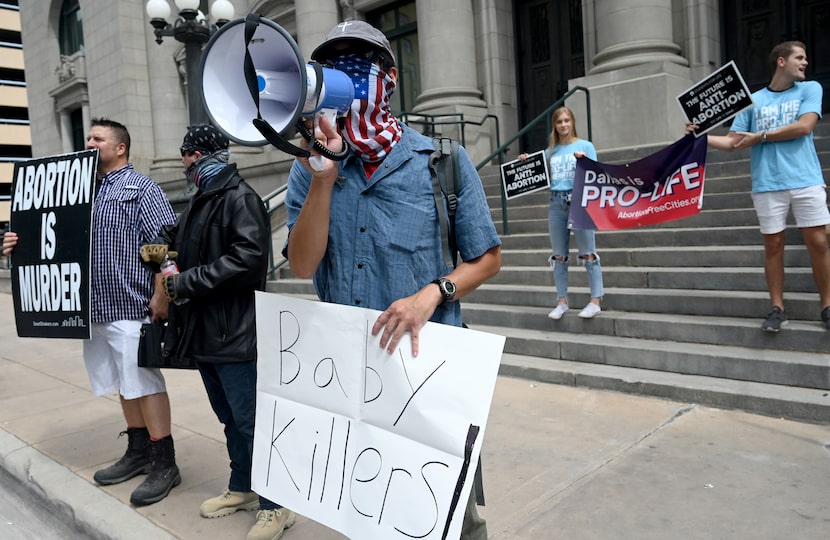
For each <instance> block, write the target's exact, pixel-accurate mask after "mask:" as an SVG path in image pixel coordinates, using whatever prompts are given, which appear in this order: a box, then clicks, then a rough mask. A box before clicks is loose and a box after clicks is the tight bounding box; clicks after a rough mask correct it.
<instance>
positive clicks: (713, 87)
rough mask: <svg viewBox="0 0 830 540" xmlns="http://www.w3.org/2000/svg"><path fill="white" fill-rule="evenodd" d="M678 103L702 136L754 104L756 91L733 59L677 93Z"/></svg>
mask: <svg viewBox="0 0 830 540" xmlns="http://www.w3.org/2000/svg"><path fill="white" fill-rule="evenodd" d="M677 102H678V103H679V104H680V108H681V109H683V114H685V115H686V118H687V119H688V120H689V122H692V123H693V124H697V126H698V129H697V130H696V131H695V136H697V137H699V136H701V135H703V134H704V133H706V132H708V131H709V130H711V129H713V128H716V127H717V126H719V125H721V124H722V123H723V122H725V121H727V120H729V119H730V118H732V117H733V116H735V115H736V114H738V113H739V112H741V111H742V110H744V109H746V108H747V107H749V106H750V105H752V94H751V93H750V91H749V88H748V87H747V85H746V83H745V82H744V79H743V77H741V72H740V71H738V67H737V66H736V65H735V62H734V61H732V62H729V63H728V64H725V65H724V66H723V67H721V68H720V69H719V70H717V71H715V72H714V73H712V74H711V75H709V76H708V77H706V78H705V79H703V80H702V81H700V82H699V83H697V84H696V85H694V86H693V87H691V88H689V89H688V90H686V91H685V92H683V93H682V94H680V95H679V96H677Z"/></svg>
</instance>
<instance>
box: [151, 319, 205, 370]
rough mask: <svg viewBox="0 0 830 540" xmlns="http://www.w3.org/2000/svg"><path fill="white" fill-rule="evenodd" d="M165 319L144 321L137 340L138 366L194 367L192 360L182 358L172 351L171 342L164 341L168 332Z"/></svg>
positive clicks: (170, 334)
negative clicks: (152, 321) (151, 321)
mask: <svg viewBox="0 0 830 540" xmlns="http://www.w3.org/2000/svg"><path fill="white" fill-rule="evenodd" d="M168 328H169V327H168V324H167V321H159V322H155V323H144V324H142V325H141V336H140V337H139V340H138V367H146V368H176V369H196V364H195V363H194V362H192V361H187V360H182V359H181V358H179V357H178V355H176V354H175V352H174V351H173V347H172V346H171V345H172V343H165V337H172V334H173V333H174V332H168Z"/></svg>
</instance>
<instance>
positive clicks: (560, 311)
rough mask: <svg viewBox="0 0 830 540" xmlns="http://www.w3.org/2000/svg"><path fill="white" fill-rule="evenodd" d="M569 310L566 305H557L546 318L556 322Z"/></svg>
mask: <svg viewBox="0 0 830 540" xmlns="http://www.w3.org/2000/svg"><path fill="white" fill-rule="evenodd" d="M569 309H571V308H569V307H568V304H559V305H557V306H556V307H555V308H553V310H551V312H550V313H548V317H549V318H551V319H553V320H554V321H558V320H559V319H561V318H562V315H564V314H565V313H567V311H568V310H569Z"/></svg>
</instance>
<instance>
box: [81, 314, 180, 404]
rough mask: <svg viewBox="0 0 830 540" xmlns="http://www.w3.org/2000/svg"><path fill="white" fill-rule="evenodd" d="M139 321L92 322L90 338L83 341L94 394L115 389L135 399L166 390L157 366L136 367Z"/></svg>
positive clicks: (85, 359) (87, 371)
mask: <svg viewBox="0 0 830 540" xmlns="http://www.w3.org/2000/svg"><path fill="white" fill-rule="evenodd" d="M141 322H142V321H113V322H108V323H100V324H99V323H95V324H93V325H92V339H88V340H85V341H84V364H86V373H87V375H88V376H89V384H90V385H91V386H92V393H94V394H95V395H96V396H102V395H104V394H111V393H113V392H118V393H119V394H121V395H122V396H123V397H124V398H125V399H136V398H140V397H143V396H150V395H152V394H159V393H161V392H166V391H167V387H166V385H165V384H164V376H162V374H161V370H160V369H155V368H140V367H138V338H139V334H140V333H141Z"/></svg>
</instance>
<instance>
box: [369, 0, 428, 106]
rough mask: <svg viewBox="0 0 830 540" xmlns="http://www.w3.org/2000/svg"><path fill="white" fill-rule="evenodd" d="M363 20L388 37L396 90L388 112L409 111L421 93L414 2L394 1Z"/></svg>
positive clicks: (409, 0) (419, 58)
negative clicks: (392, 53) (394, 70)
mask: <svg viewBox="0 0 830 540" xmlns="http://www.w3.org/2000/svg"><path fill="white" fill-rule="evenodd" d="M366 20H367V21H368V22H369V23H370V24H371V25H372V26H374V27H376V28H379V29H380V30H382V31H383V33H384V34H386V37H387V38H389V44H390V45H392V51H393V52H394V53H395V60H396V65H397V68H398V87H397V89H396V90H395V93H394V94H392V99H391V101H392V103H391V108H392V112H393V113H395V114H399V113H401V112H404V111H408V110H411V109H412V107H414V106H415V101H416V100H417V98H418V95H419V94H420V93H421V67H420V66H421V57H420V54H419V51H418V23H417V19H416V17H415V2H413V1H411V0H408V1H405V2H397V3H394V4H391V5H388V6H384V8H383V9H379V10H376V11H372V12H369V13H367V14H366Z"/></svg>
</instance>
